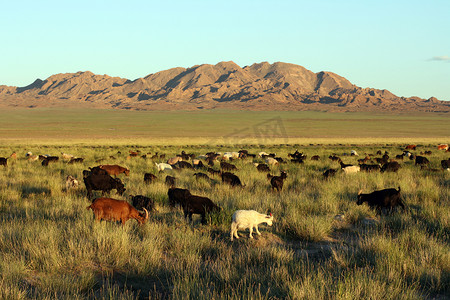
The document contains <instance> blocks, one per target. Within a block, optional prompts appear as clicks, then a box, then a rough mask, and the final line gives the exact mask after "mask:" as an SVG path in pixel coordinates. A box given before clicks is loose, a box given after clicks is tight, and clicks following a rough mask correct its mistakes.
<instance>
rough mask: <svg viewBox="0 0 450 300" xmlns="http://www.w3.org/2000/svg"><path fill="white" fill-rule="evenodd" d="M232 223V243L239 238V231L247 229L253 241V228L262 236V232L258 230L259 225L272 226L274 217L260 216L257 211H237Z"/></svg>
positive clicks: (270, 215)
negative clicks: (234, 238)
mask: <svg viewBox="0 0 450 300" xmlns="http://www.w3.org/2000/svg"><path fill="white" fill-rule="evenodd" d="M231 221H232V222H231V233H230V236H231V241H233V237H236V238H237V239H238V238H239V235H238V230H239V229H246V228H248V229H249V230H250V235H249V237H250V238H251V239H252V238H253V236H252V233H253V228H255V230H256V233H257V234H258V235H261V232H259V230H258V224H261V223H266V224H267V225H269V226H272V222H273V216H272V214H271V213H269V214H268V215H265V214H260V213H259V212H257V211H255V210H237V211H235V212H234V214H233V217H232V219H231Z"/></svg>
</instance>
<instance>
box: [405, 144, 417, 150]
mask: <svg viewBox="0 0 450 300" xmlns="http://www.w3.org/2000/svg"><path fill="white" fill-rule="evenodd" d="M416 147H417V146H416V145H407V146H406V147H405V150H416Z"/></svg>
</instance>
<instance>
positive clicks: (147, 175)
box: [144, 173, 158, 184]
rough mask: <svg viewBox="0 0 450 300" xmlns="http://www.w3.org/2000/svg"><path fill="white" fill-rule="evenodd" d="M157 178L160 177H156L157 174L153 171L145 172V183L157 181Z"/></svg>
mask: <svg viewBox="0 0 450 300" xmlns="http://www.w3.org/2000/svg"><path fill="white" fill-rule="evenodd" d="M156 179H158V177H156V175H154V174H152V173H145V174H144V183H147V184H150V183H152V182H153V181H155V180H156Z"/></svg>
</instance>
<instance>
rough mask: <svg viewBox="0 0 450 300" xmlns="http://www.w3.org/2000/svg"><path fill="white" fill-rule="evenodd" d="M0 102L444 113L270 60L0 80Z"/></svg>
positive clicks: (424, 102)
mask: <svg viewBox="0 0 450 300" xmlns="http://www.w3.org/2000/svg"><path fill="white" fill-rule="evenodd" d="M0 106H13V107H97V108H118V109H135V110H172V109H177V110H178V109H186V110H192V109H217V108H226V109H242V110H323V111H431V112H449V111H450V102H446V101H439V100H437V99H436V98H433V97H432V98H430V99H421V98H418V97H410V98H405V97H398V96H396V95H394V94H392V93H391V92H389V91H387V90H378V89H372V88H361V87H358V86H356V85H354V84H352V83H351V82H350V81H348V80H347V79H345V78H344V77H342V76H339V75H337V74H335V73H332V72H324V71H322V72H318V73H314V72H312V71H309V70H307V69H305V68H304V67H302V66H299V65H294V64H289V63H282V62H277V63H273V64H269V63H267V62H262V63H255V64H253V65H251V66H245V67H243V68H241V67H240V66H238V65H237V64H235V63H234V62H220V63H218V64H216V65H209V64H203V65H197V66H193V67H190V68H181V67H178V68H173V69H169V70H165V71H161V72H157V73H154V74H150V75H148V76H146V77H143V78H138V79H136V80H134V81H131V80H128V79H125V78H120V77H110V76H108V75H96V74H93V73H92V72H89V71H87V72H77V73H65V74H56V75H52V76H50V77H49V78H47V79H46V80H40V79H37V80H36V81H35V82H33V83H32V84H30V85H28V86H26V87H10V86H0Z"/></svg>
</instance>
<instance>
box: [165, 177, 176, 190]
mask: <svg viewBox="0 0 450 300" xmlns="http://www.w3.org/2000/svg"><path fill="white" fill-rule="evenodd" d="M176 180H177V179H176V178H175V177H173V176H169V175H167V176H166V184H167V185H168V186H169V187H172V188H173V187H175V182H176Z"/></svg>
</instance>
